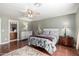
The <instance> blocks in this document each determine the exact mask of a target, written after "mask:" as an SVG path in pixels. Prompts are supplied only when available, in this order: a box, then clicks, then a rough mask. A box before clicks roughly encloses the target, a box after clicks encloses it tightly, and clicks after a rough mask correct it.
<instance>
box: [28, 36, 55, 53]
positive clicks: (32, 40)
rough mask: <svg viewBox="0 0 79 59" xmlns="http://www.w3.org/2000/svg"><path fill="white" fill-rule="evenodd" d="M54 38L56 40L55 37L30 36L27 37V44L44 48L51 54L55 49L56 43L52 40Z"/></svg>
mask: <svg viewBox="0 0 79 59" xmlns="http://www.w3.org/2000/svg"><path fill="white" fill-rule="evenodd" d="M54 40H56V38H55V37H47V36H46V37H45V36H31V37H29V39H28V44H29V45H35V46H38V47H41V48H44V49H45V50H46V51H47V52H48V53H50V54H51V53H53V52H55V51H56V46H55V44H56V43H54V42H53V41H54Z"/></svg>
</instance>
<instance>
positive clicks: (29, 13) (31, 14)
mask: <svg viewBox="0 0 79 59" xmlns="http://www.w3.org/2000/svg"><path fill="white" fill-rule="evenodd" d="M38 15H40V13H39V12H36V11H34V10H32V9H27V10H25V12H24V16H26V17H28V18H34V17H37V16H38Z"/></svg>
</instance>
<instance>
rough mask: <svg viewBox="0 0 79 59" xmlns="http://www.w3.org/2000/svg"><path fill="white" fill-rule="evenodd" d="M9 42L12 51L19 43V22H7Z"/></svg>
mask: <svg viewBox="0 0 79 59" xmlns="http://www.w3.org/2000/svg"><path fill="white" fill-rule="evenodd" d="M8 24H9V31H8V32H9V34H8V35H9V36H8V37H9V41H10V50H14V49H16V48H17V47H18V41H19V22H18V21H17V20H9V23H8Z"/></svg>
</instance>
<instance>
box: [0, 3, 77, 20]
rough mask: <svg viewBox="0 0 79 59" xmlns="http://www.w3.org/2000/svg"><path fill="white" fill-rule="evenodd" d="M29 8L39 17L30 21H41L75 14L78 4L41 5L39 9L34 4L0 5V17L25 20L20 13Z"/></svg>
mask: <svg viewBox="0 0 79 59" xmlns="http://www.w3.org/2000/svg"><path fill="white" fill-rule="evenodd" d="M28 8H31V9H33V10H34V11H35V12H39V13H40V15H38V16H36V17H34V18H33V19H31V20H30V21H32V20H33V21H34V20H42V19H46V18H50V17H57V16H62V15H67V14H73V13H76V11H77V9H78V4H74V3H63V4H60V3H59V4H49V3H42V4H41V6H40V7H36V6H34V3H0V16H7V17H11V18H15V19H24V20H27V19H26V17H25V16H24V13H23V12H22V11H23V10H25V9H28Z"/></svg>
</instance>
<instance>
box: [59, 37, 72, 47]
mask: <svg viewBox="0 0 79 59" xmlns="http://www.w3.org/2000/svg"><path fill="white" fill-rule="evenodd" d="M59 44H60V45H64V46H69V47H73V45H74V40H73V37H70V36H66V37H63V36H60V37H59Z"/></svg>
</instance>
